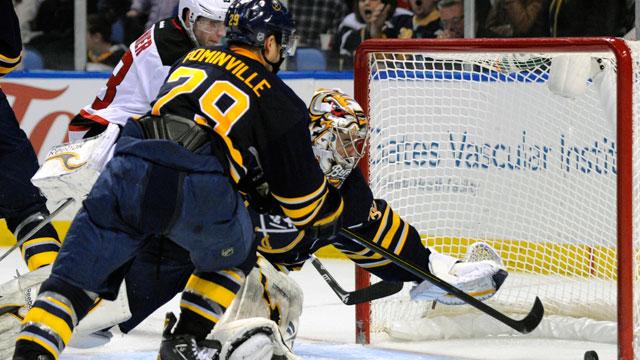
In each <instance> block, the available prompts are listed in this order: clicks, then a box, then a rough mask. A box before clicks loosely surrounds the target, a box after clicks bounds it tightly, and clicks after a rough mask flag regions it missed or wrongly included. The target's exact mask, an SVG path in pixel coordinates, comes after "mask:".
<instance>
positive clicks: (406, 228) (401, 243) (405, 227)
mask: <svg viewBox="0 0 640 360" xmlns="http://www.w3.org/2000/svg"><path fill="white" fill-rule="evenodd" d="M408 236H409V226H408V225H407V223H406V222H404V221H403V222H402V234H401V235H400V241H398V245H396V248H395V249H394V250H393V252H394V253H395V254H396V255H400V253H401V252H402V249H403V248H404V244H405V243H406V242H407V237H408Z"/></svg>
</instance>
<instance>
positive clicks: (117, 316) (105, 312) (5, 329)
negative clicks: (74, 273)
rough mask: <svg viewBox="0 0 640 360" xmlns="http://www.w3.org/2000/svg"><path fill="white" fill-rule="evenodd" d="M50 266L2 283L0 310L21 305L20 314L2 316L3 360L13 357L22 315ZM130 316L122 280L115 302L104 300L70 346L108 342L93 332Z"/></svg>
mask: <svg viewBox="0 0 640 360" xmlns="http://www.w3.org/2000/svg"><path fill="white" fill-rule="evenodd" d="M51 267H52V266H51V265H49V266H44V267H41V268H39V269H36V270H34V271H31V272H28V273H26V274H24V275H21V276H18V277H16V278H14V279H11V280H10V281H7V282H6V283H4V284H1V285H0V296H1V297H0V313H2V312H3V310H6V309H8V308H9V307H19V309H18V314H17V315H19V316H16V314H15V313H14V312H13V311H12V312H6V313H3V314H2V315H0V360H4V359H11V356H12V354H13V347H14V346H15V344H14V342H15V335H16V334H17V333H18V332H19V331H20V326H21V321H22V319H21V318H20V317H24V315H25V314H26V312H27V311H28V310H29V309H30V308H31V306H32V305H33V303H34V302H35V299H36V296H37V294H38V290H39V289H40V284H42V283H43V282H44V281H45V280H47V279H48V278H49V275H50V274H51ZM130 317H131V311H130V310H129V301H128V298H127V290H126V286H125V283H124V282H123V283H122V285H121V287H120V291H119V293H118V297H117V298H116V299H115V300H114V301H106V300H102V301H100V302H99V303H98V305H96V306H95V307H94V308H93V309H92V310H91V311H90V312H89V314H88V315H87V316H86V317H85V318H84V319H82V321H80V323H79V324H78V326H77V327H76V328H75V329H74V332H73V336H72V338H71V341H70V343H69V344H68V345H69V346H72V347H78V348H87V347H94V346H99V345H103V344H105V343H107V342H108V341H109V337H105V336H104V335H100V336H96V335H95V334H94V333H95V332H97V331H99V330H102V329H106V328H110V327H112V326H114V325H117V324H119V323H121V322H123V321H126V320H128V319H129V318H130Z"/></svg>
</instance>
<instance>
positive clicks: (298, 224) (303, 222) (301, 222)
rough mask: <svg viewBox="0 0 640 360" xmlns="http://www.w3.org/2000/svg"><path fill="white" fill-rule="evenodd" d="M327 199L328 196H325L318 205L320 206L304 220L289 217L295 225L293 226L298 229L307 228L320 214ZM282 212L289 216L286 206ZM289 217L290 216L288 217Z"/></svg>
mask: <svg viewBox="0 0 640 360" xmlns="http://www.w3.org/2000/svg"><path fill="white" fill-rule="evenodd" d="M325 198H326V194H325V196H323V197H322V198H321V199H320V203H319V204H318V206H316V208H315V209H313V211H312V212H311V213H310V214H309V215H307V216H306V217H304V218H294V217H291V216H289V218H290V219H291V222H292V223H293V225H295V226H296V227H302V226H305V225H307V224H309V223H310V222H311V220H313V219H314V218H315V217H316V216H317V215H318V213H319V212H320V209H322V205H323V204H324V200H325ZM282 210H283V211H284V214H285V215H287V212H288V211H289V210H288V209H287V208H285V207H284V206H282ZM287 216H288V215H287Z"/></svg>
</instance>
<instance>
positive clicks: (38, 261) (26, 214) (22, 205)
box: [0, 0, 60, 308]
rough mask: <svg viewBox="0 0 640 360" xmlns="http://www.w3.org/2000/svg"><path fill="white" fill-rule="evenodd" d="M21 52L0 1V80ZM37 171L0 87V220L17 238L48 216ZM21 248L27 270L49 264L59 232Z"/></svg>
mask: <svg viewBox="0 0 640 360" xmlns="http://www.w3.org/2000/svg"><path fill="white" fill-rule="evenodd" d="M21 52H22V41H21V39H20V26H19V24H18V17H17V16H16V13H15V10H14V9H13V3H12V1H11V0H0V77H2V76H4V75H6V74H8V73H10V72H11V71H13V70H14V69H15V68H16V67H17V66H18V64H19V63H20V61H21V59H22V55H21ZM37 170H38V159H37V157H36V154H35V152H34V151H33V147H32V146H31V143H30V142H29V139H28V138H27V136H26V135H25V133H24V131H22V130H21V129H20V127H19V125H18V120H17V119H16V116H15V114H14V113H13V110H12V109H11V107H10V106H9V102H8V101H7V97H6V95H5V94H4V93H3V92H2V89H1V88H0V218H4V219H5V221H6V223H7V227H8V228H9V230H10V231H11V232H12V233H13V234H14V235H15V236H16V238H17V239H21V238H22V237H23V236H24V235H26V234H27V233H28V232H30V231H31V229H33V228H34V227H35V226H36V225H37V224H38V223H39V222H40V221H41V220H42V219H43V218H44V217H46V216H47V215H48V214H49V212H48V210H47V207H46V199H45V198H44V197H43V196H42V195H41V194H40V191H39V190H38V189H37V188H36V187H35V186H33V185H32V184H31V181H30V180H31V177H32V176H33V174H35V172H36V171H37ZM20 249H21V251H22V256H23V257H24V260H25V261H26V263H27V266H28V267H29V270H35V269H37V268H40V267H42V266H45V265H49V264H51V263H52V262H53V261H54V259H55V258H56V255H57V254H58V250H59V249H60V240H59V239H58V233H57V232H56V230H55V229H54V228H53V226H52V225H51V224H47V225H45V226H43V227H42V228H41V229H40V230H39V231H38V232H36V233H35V234H34V235H32V236H31V237H30V238H29V239H26V241H25V242H24V243H23V244H22V245H21V246H20ZM0 308H1V305H0Z"/></svg>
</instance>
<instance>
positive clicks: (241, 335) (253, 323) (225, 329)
mask: <svg viewBox="0 0 640 360" xmlns="http://www.w3.org/2000/svg"><path fill="white" fill-rule="evenodd" d="M211 336H212V338H213V339H214V340H218V341H219V342H220V344H221V345H222V348H221V350H220V359H221V360H263V359H272V358H274V357H275V358H277V359H287V360H298V359H302V358H300V357H298V356H296V355H294V354H293V353H292V352H291V350H290V349H289V347H288V346H287V345H286V344H285V342H284V338H283V337H282V333H281V332H280V328H279V327H278V325H276V323H275V322H273V321H272V320H269V319H265V318H249V319H241V320H235V321H231V322H226V323H224V324H222V325H219V326H216V328H215V330H214V331H213V333H212V335H211Z"/></svg>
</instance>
